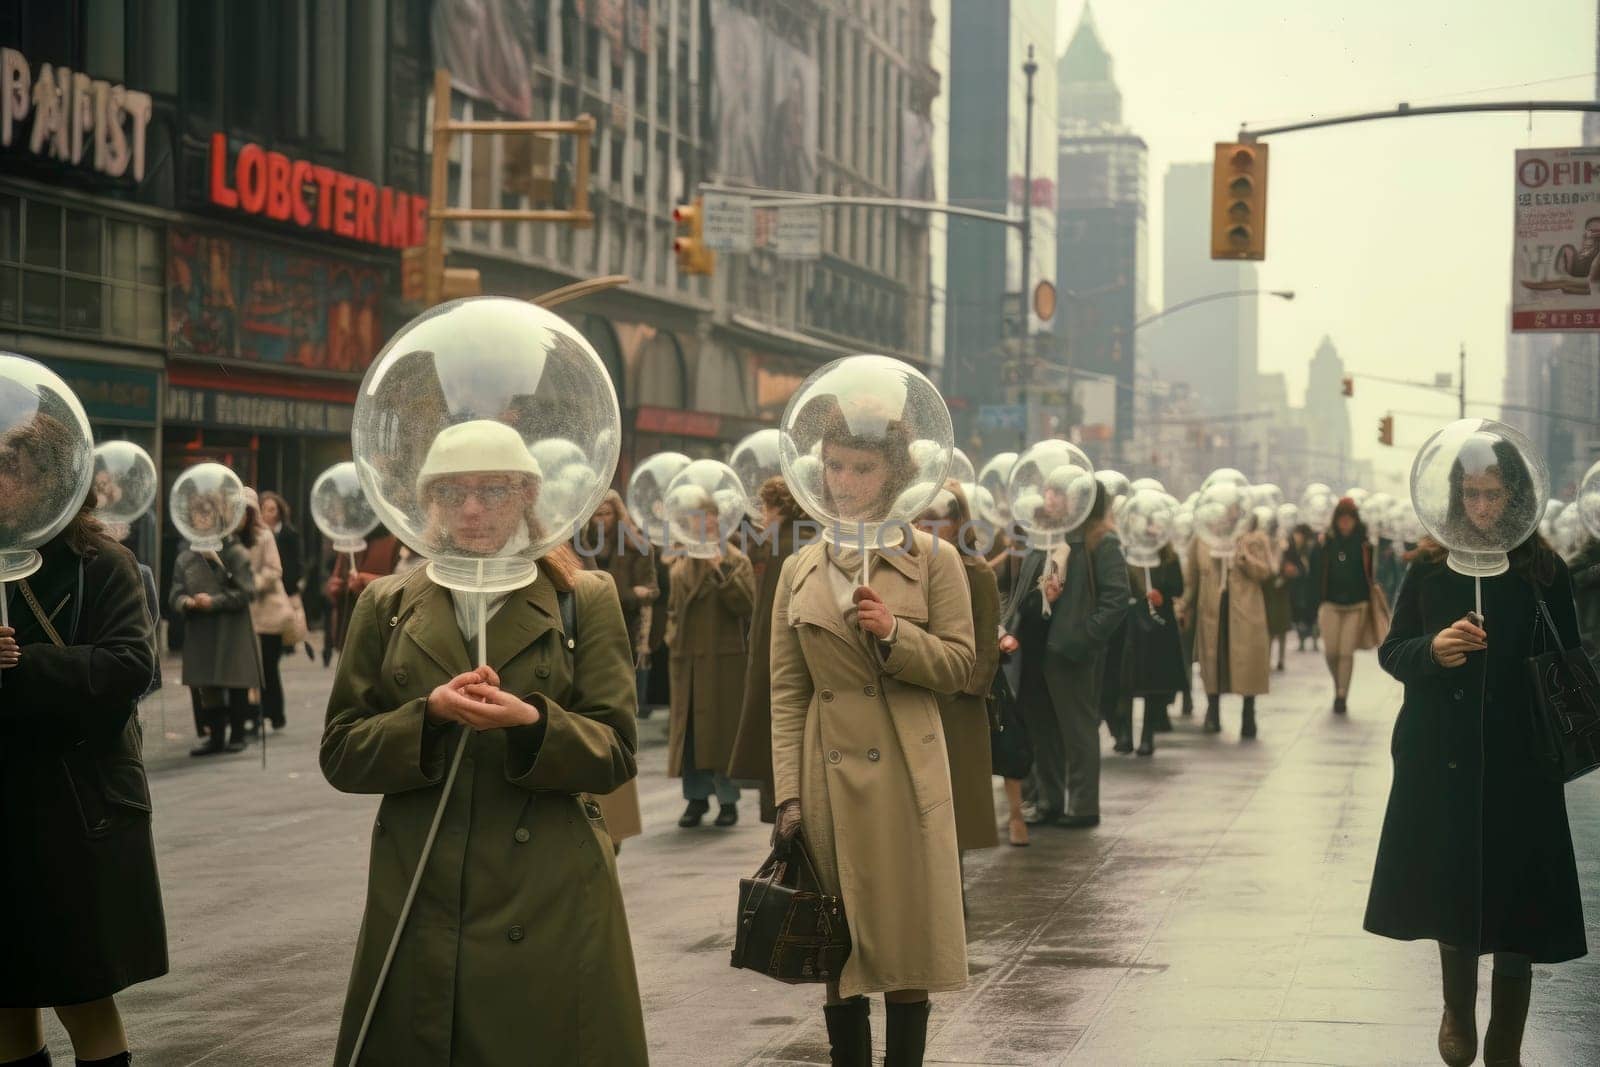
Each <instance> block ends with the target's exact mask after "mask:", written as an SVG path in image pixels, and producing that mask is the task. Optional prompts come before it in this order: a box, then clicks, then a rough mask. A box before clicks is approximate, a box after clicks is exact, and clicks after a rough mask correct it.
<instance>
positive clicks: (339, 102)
mask: <svg viewBox="0 0 1600 1067" xmlns="http://www.w3.org/2000/svg"><path fill="white" fill-rule="evenodd" d="M261 7H262V8H263V9H265V10H270V8H269V7H268V5H265V4H263V5H261ZM311 10H312V13H313V16H314V21H313V23H312V27H313V28H312V33H313V38H312V56H313V59H312V63H311V85H312V106H311V114H312V119H313V127H314V132H315V133H316V137H317V141H318V142H319V143H320V144H321V145H322V147H324V148H329V149H333V150H335V151H340V150H342V149H343V148H344V132H345V86H346V84H347V83H348V80H349V72H348V71H347V69H346V45H347V43H348V42H349V14H350V13H349V4H348V0H317V2H316V3H314V4H313V5H312V7H311Z"/></svg>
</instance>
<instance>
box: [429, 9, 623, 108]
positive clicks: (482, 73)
mask: <svg viewBox="0 0 1600 1067" xmlns="http://www.w3.org/2000/svg"><path fill="white" fill-rule="evenodd" d="M541 2H542V0H541ZM533 4H534V0H437V2H436V3H435V4H434V5H433V27H432V28H433V55H434V61H435V63H436V65H438V66H441V67H447V68H449V71H450V85H451V87H452V88H454V89H455V90H456V91H457V92H461V93H465V94H466V95H468V96H471V97H475V98H477V99H479V100H487V101H488V102H489V103H491V104H493V105H494V106H495V107H497V108H499V109H500V111H501V112H502V113H503V114H505V115H506V116H507V117H508V118H513V119H531V118H533V117H534V115H533V74H532V66H531V57H532V56H533ZM619 17H620V16H619Z"/></svg>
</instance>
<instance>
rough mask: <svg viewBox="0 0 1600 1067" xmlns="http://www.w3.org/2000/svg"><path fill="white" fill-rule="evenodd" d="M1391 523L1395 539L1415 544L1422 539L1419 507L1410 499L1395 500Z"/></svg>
mask: <svg viewBox="0 0 1600 1067" xmlns="http://www.w3.org/2000/svg"><path fill="white" fill-rule="evenodd" d="M1391 525H1392V527H1393V529H1394V535H1393V536H1394V539H1395V540H1397V541H1399V542H1401V543H1402V544H1406V545H1415V544H1416V543H1417V542H1418V541H1420V540H1422V534H1423V529H1422V520H1421V519H1419V518H1418V517H1417V509H1416V508H1414V507H1412V506H1411V501H1409V500H1398V501H1396V502H1395V510H1394V512H1393V514H1392V516H1391Z"/></svg>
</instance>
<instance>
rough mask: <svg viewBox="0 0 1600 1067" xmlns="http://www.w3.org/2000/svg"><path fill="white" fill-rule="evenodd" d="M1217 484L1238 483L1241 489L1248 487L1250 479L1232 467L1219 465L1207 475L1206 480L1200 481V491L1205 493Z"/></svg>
mask: <svg viewBox="0 0 1600 1067" xmlns="http://www.w3.org/2000/svg"><path fill="white" fill-rule="evenodd" d="M1217 484H1226V485H1236V486H1238V487H1239V488H1241V489H1248V488H1249V487H1250V479H1249V478H1246V477H1245V476H1244V475H1243V474H1242V473H1240V472H1239V471H1237V470H1235V469H1234V468H1232V467H1218V468H1217V469H1216V470H1214V471H1212V472H1211V473H1210V474H1208V475H1206V478H1205V481H1203V482H1201V483H1200V492H1202V493H1204V492H1205V491H1206V490H1207V489H1210V488H1211V487H1212V486H1213V485H1217Z"/></svg>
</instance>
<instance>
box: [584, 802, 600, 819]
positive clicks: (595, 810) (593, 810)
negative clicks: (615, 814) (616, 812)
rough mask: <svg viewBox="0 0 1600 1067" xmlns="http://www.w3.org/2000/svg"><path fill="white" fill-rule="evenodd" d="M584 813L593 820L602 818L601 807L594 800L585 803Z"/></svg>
mask: <svg viewBox="0 0 1600 1067" xmlns="http://www.w3.org/2000/svg"><path fill="white" fill-rule="evenodd" d="M583 813H584V814H585V815H587V816H589V818H591V819H598V818H599V817H600V805H599V804H597V803H595V802H594V801H592V800H585V801H584V802H583Z"/></svg>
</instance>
